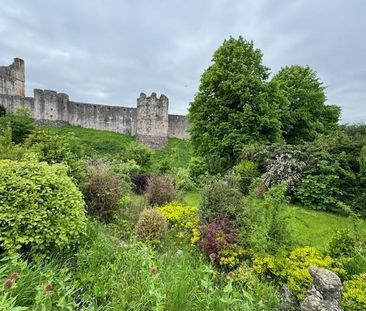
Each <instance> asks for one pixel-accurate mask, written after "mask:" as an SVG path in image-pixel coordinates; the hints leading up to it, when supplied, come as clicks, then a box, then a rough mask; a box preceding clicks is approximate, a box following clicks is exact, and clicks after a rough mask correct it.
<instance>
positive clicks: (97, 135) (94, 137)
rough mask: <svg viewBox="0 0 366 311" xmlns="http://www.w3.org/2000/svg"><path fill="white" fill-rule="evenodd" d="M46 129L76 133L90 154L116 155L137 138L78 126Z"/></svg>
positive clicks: (61, 132) (60, 133) (50, 131)
mask: <svg viewBox="0 0 366 311" xmlns="http://www.w3.org/2000/svg"><path fill="white" fill-rule="evenodd" d="M45 130H46V131H47V132H49V133H53V134H59V135H67V136H68V135H70V134H73V135H75V136H76V137H77V138H79V139H80V141H81V143H82V144H83V145H84V146H85V148H86V152H87V153H88V155H94V154H95V155H98V156H107V157H114V156H117V155H118V153H119V152H120V151H121V150H122V149H123V147H124V146H126V145H127V144H130V143H131V142H133V141H134V140H135V139H134V138H133V137H131V136H129V135H124V134H119V133H114V132H109V131H99V130H94V129H86V128H82V127H78V126H62V127H47V128H45Z"/></svg>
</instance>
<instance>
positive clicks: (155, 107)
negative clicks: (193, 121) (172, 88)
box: [136, 93, 169, 148]
mask: <svg viewBox="0 0 366 311" xmlns="http://www.w3.org/2000/svg"><path fill="white" fill-rule="evenodd" d="M168 107H169V100H168V97H166V96H165V95H161V96H160V97H159V98H157V96H156V93H152V94H151V96H149V97H147V96H146V95H145V94H144V93H141V94H140V97H139V98H138V99H137V127H136V134H137V137H138V139H139V141H140V142H142V143H143V144H145V145H148V146H150V147H152V148H162V147H165V146H166V144H167V142H168Z"/></svg>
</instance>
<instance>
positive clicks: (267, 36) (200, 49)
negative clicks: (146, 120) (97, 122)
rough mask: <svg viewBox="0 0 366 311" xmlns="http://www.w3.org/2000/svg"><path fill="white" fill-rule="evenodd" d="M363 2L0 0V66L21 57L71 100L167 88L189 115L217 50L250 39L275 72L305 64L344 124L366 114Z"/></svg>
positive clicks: (42, 81) (37, 80)
mask: <svg viewBox="0 0 366 311" xmlns="http://www.w3.org/2000/svg"><path fill="white" fill-rule="evenodd" d="M365 11H366V2H365V1H363V0H350V1H347V2H346V1H342V0H324V1H316V0H283V1H273V0H272V1H271V0H258V1H243V0H231V1H230V0H201V1H197V0H186V1H178V0H175V1H173V0H170V1H168V0H161V1H151V0H150V1H147V0H136V1H113V0H104V1H102V0H79V1H72V0H64V1H46V0H34V1H26V0H23V1H21V0H12V1H10V0H8V1H3V3H2V5H1V7H0V37H1V40H0V52H1V53H0V63H1V64H7V63H9V62H10V61H11V59H12V58H13V57H16V56H17V57H22V58H24V59H25V61H26V70H27V71H26V74H27V94H29V95H30V94H31V93H32V89H33V88H49V89H55V90H57V91H60V92H66V93H68V94H69V95H70V97H71V98H72V99H74V100H80V101H84V102H99V103H106V104H116V105H126V106H135V104H136V98H137V97H138V95H139V93H140V92H141V91H144V92H146V93H148V92H152V91H155V92H158V93H165V94H166V95H167V96H168V97H169V99H170V103H171V104H170V110H171V112H172V113H180V114H185V113H186V112H187V107H188V104H189V102H190V101H191V100H192V99H193V97H194V94H195V92H196V91H197V88H198V84H199V78H200V75H201V74H202V72H203V70H204V69H205V68H207V66H209V64H210V60H211V57H212V54H213V52H214V51H215V49H216V48H217V47H218V46H219V45H220V44H221V43H222V41H223V40H224V39H225V38H227V37H229V36H230V35H233V36H238V35H243V36H244V37H245V38H247V39H249V40H253V41H254V43H255V45H256V46H257V47H258V48H260V49H261V50H262V51H263V53H264V62H265V64H266V65H267V66H268V67H270V68H271V69H272V71H273V72H276V71H277V70H278V69H279V68H280V67H282V66H285V65H290V64H300V65H305V64H308V65H310V66H311V67H312V68H314V69H315V70H316V71H317V72H318V74H319V76H320V77H321V79H322V80H323V81H324V83H325V85H327V96H328V101H329V103H332V104H337V105H341V106H342V108H343V114H342V120H343V121H344V122H357V121H362V120H364V121H365V120H366V109H365V105H366V88H365V85H366V65H365V62H364V57H365V55H366V42H365V40H363V36H364V33H365V31H366V20H365V19H364V18H363V15H364V12H365Z"/></svg>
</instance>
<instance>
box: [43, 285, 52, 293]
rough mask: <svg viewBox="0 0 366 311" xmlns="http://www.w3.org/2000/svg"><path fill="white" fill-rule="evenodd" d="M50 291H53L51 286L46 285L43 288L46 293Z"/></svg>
mask: <svg viewBox="0 0 366 311" xmlns="http://www.w3.org/2000/svg"><path fill="white" fill-rule="evenodd" d="M51 290H53V286H52V284H51V283H47V285H46V286H45V287H44V291H45V292H46V293H47V292H50V291H51Z"/></svg>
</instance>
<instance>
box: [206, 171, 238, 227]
mask: <svg viewBox="0 0 366 311" xmlns="http://www.w3.org/2000/svg"><path fill="white" fill-rule="evenodd" d="M243 207H244V203H243V196H242V194H241V192H240V190H239V189H238V187H236V186H235V185H232V184H230V183H229V182H228V181H227V180H223V179H220V178H216V177H215V178H211V179H209V180H208V181H207V182H206V183H205V185H204V186H203V188H202V189H201V202H200V208H199V215H200V218H201V220H202V221H203V222H210V221H211V220H213V219H214V218H215V217H216V216H218V215H227V216H228V217H229V218H230V219H232V220H235V219H237V217H238V215H239V214H240V212H241V211H242V210H243Z"/></svg>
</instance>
